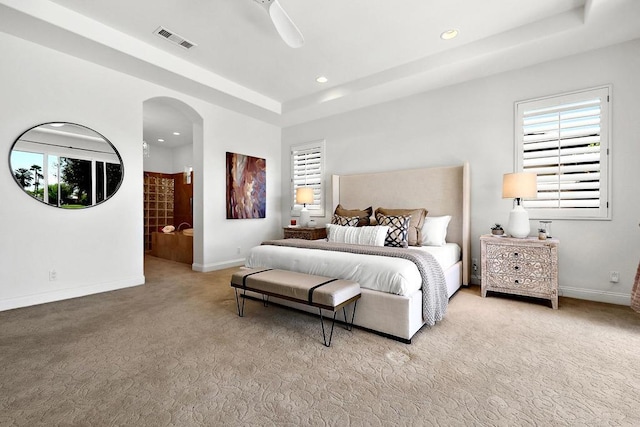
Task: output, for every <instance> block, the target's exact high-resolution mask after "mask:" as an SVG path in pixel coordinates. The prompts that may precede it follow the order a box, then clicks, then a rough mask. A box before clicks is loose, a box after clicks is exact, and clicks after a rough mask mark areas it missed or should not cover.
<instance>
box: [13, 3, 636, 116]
mask: <svg viewBox="0 0 640 427" xmlns="http://www.w3.org/2000/svg"><path fill="white" fill-rule="evenodd" d="M279 1H280V3H281V4H282V6H283V8H284V9H285V10H286V11H287V12H288V14H289V16H290V17H291V18H292V19H293V21H294V22H295V23H296V24H297V26H298V27H299V28H300V30H301V31H302V33H303V34H304V37H305V40H306V43H305V44H304V46H303V47H301V48H299V49H292V48H289V47H288V46H287V45H286V44H285V43H284V42H283V41H282V40H281V39H280V38H279V36H278V34H277V32H276V31H275V29H274V28H273V26H272V24H271V21H270V19H269V17H268V16H267V14H266V13H265V10H264V9H263V8H262V7H261V6H260V5H258V4H257V3H255V2H254V1H253V0H190V1H184V0H164V1H160V2H159V1H157V0H136V1H131V0H110V1H86V0H52V1H48V0H30V1H28V2H25V1H24V0H0V30H2V31H5V32H7V33H11V34H14V35H17V36H19V37H22V38H25V39H29V40H32V41H35V42H38V43H40V44H43V45H45V46H49V47H52V48H54V49H58V50H61V51H64V52H67V53H70V54H72V55H75V56H78V57H82V58H84V59H87V60H90V61H93V62H96V63H100V64H102V65H105V66H108V67H110V68H113V69H117V70H120V71H122V72H125V73H128V74H131V75H135V76H138V77H141V78H145V79H147V80H150V81H153V82H156V83H160V84H163V85H166V86H168V87H171V88H174V89H177V90H181V91H183V92H186V93H188V94H191V95H193V96H196V97H199V98H202V99H205V100H207V101H211V102H215V103H217V104H219V105H222V106H225V107H227V108H231V109H233V110H236V111H239V112H242V113H244V114H248V115H250V116H253V117H256V118H258V119H261V120H265V121H267V122H270V123H274V124H277V125H279V126H290V125H295V124H298V123H302V122H305V121H309V120H314V119H318V118H321V117H326V116H329V115H333V114H338V113H341V112H345V111H349V110H353V109H356V108H361V107H365V106H368V105H372V104H376V103H380V102H385V101H389V100H392V99H396V98H399V97H403V96H407V95H411V94H413V93H418V92H422V91H427V90H431V89H434V88H438V87H442V86H446V85H450V84H455V83H459V82H462V81H466V80H470V79H474V78H478V77H482V76H486V75H490V74H494V73H498V72H502V71H506V70H511V69H517V68H519V67H524V66H527V65H531V64H535V63H539V62H543V61H547V60H551V59H554V58H558V57H563V56H567V55H571V54H575V53H580V52H583V51H586V50H591V49H595V48H599V47H604V46H607V45H611V44H615V43H620V42H623V41H626V40H631V39H635V38H639V37H640V25H638V20H639V19H640V1H638V0H487V1H478V0H432V1H425V0H403V1H401V2H400V1H398V2H390V1H371V0H348V1H345V0H305V1H299V0H298V1H296V0H279ZM159 26H163V27H165V28H167V29H169V30H171V31H173V32H175V33H177V34H179V35H180V36H182V37H184V38H185V39H187V40H189V41H190V42H193V43H195V44H196V45H197V46H196V47H194V48H192V49H189V50H186V49H183V48H182V47H179V46H177V45H175V44H172V43H169V42H168V41H167V40H164V39H162V38H160V37H158V36H157V35H155V34H154V30H155V29H156V28H158V27H159ZM451 28H455V29H457V30H459V32H460V35H459V36H458V37H457V38H455V39H453V40H449V41H444V40H442V39H441V38H440V37H439V36H440V34H441V33H442V32H443V31H445V30H448V29H451ZM319 75H324V76H326V77H327V78H328V79H329V81H328V83H325V84H320V83H317V82H316V81H315V79H316V77H317V76H319Z"/></svg>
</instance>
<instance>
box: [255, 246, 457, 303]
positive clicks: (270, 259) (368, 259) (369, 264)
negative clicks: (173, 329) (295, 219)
mask: <svg viewBox="0 0 640 427" xmlns="http://www.w3.org/2000/svg"><path fill="white" fill-rule="evenodd" d="M407 250H420V251H427V252H429V253H431V254H432V255H433V256H434V257H435V258H436V260H437V261H438V263H439V264H440V265H441V266H442V269H443V270H445V271H446V270H447V269H448V268H449V267H450V266H451V265H453V264H455V263H456V262H457V261H458V260H459V259H460V247H459V246H458V245H456V244H455V243H447V244H446V245H445V246H422V247H415V248H414V247H411V248H408V249H407ZM245 265H246V266H247V267H266V268H280V269H283V270H290V271H298V272H301V273H306V274H317V275H320V276H328V277H337V278H340V279H348V280H353V281H356V282H358V283H359V284H360V286H361V287H363V288H368V289H373V290H376V291H382V292H388V293H392V294H397V295H411V294H412V293H413V292H415V291H417V290H418V289H420V288H421V287H422V278H421V277H420V272H419V271H418V268H417V267H416V265H415V264H414V263H413V262H411V261H409V260H406V259H403V258H394V257H385V256H377V255H362V254H352V253H345V252H334V251H323V250H317V249H304V248H295V247H286V246H273V245H261V246H256V247H254V248H253V249H251V252H250V253H249V256H248V257H247V260H246V262H245Z"/></svg>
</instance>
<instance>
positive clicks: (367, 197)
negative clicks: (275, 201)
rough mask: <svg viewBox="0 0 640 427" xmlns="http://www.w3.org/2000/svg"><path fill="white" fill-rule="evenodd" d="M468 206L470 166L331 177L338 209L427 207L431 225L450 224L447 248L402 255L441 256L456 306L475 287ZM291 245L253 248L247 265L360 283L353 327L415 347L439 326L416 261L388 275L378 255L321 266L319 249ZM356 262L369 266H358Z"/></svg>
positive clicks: (331, 256) (339, 257) (344, 257)
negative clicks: (427, 328)
mask: <svg viewBox="0 0 640 427" xmlns="http://www.w3.org/2000/svg"><path fill="white" fill-rule="evenodd" d="M469 202H470V192H469V166H468V163H464V164H463V165H458V166H448V167H434V168H424V169H412V170H404V171H395V172H381V173H372V174H358V175H341V176H338V175H334V176H333V177H332V209H333V208H335V207H336V206H337V205H342V206H345V207H360V208H364V207H368V206H373V207H374V209H375V208H376V207H382V206H384V207H398V208H400V207H407V208H409V207H411V208H413V207H424V208H426V209H427V210H428V215H427V216H428V217H439V216H444V215H450V216H451V220H450V222H449V225H448V228H447V237H446V242H447V244H446V245H445V246H441V247H439V246H434V247H430V246H422V247H413V246H410V247H409V248H407V249H404V251H426V252H429V253H431V254H432V255H435V259H436V260H437V262H438V264H439V265H440V266H441V269H442V273H443V276H444V281H445V282H446V285H445V286H446V291H445V292H446V298H450V297H451V296H452V295H453V294H454V293H455V292H456V291H457V290H458V289H459V288H460V286H462V285H468V284H469V277H470V226H469V222H470V215H469V211H470V206H469ZM332 212H333V210H332ZM271 243H273V242H271ZM291 243H292V242H289V244H285V245H283V246H278V245H277V244H275V245H274V244H267V245H264V244H263V245H261V246H258V247H256V248H253V249H252V250H251V252H250V254H249V256H248V257H247V261H246V263H245V265H246V266H247V267H267V268H280V269H286V270H291V271H299V272H302V273H307V274H319V275H329V276H330V277H336V276H340V277H337V278H341V279H349V280H354V279H355V280H358V281H359V282H360V286H361V289H362V298H361V299H360V301H359V302H358V308H357V315H356V318H355V321H354V324H355V325H356V326H359V327H361V328H364V329H368V330H371V331H374V332H377V333H379V334H381V335H384V336H388V337H391V338H394V339H397V340H400V341H402V342H406V343H410V342H411V339H412V338H413V336H414V335H415V333H416V332H418V331H419V330H420V329H421V328H422V327H423V326H424V325H425V323H428V324H432V323H433V322H428V321H425V317H424V316H423V314H424V313H423V311H424V310H425V308H424V307H425V305H424V302H425V301H423V296H424V299H426V300H428V298H429V295H430V294H429V293H425V294H424V295H423V290H422V288H421V286H420V283H422V282H421V281H420V280H419V277H418V279H417V280H418V282H417V283H418V284H417V285H416V279H415V277H414V276H415V275H416V272H417V270H416V266H415V265H413V264H412V263H411V262H410V261H405V260H402V262H406V263H408V264H404V266H402V265H401V266H400V268H401V269H402V270H401V271H400V272H397V271H394V272H393V273H385V271H384V269H385V268H386V263H387V261H385V260H382V259H381V258H379V257H378V258H375V257H376V255H370V254H351V253H349V254H345V253H342V252H333V251H321V252H322V253H323V255H322V257H321V258H320V257H319V256H318V249H317V248H314V243H308V244H307V245H310V247H311V248H304V247H303V248H296V247H291V246H292V245H291ZM320 244H321V243H320ZM303 246H304V245H303ZM367 250H368V249H367ZM309 251H312V252H309ZM400 251H402V250H400ZM349 252H351V251H349ZM396 252H398V251H396ZM353 256H360V257H364V258H359V259H353V258H352V257H353ZM412 256H413V255H412ZM420 256H421V255H420ZM367 257H368V259H365V258H367ZM393 262H394V263H398V262H399V261H398V262H396V261H393ZM355 266H357V267H355ZM385 274H386V276H385ZM417 274H423V275H424V272H423V271H422V269H421V273H417ZM373 277H376V279H373ZM381 277H382V278H385V277H388V280H387V281H388V282H389V283H382V284H381V283H380V282H384V281H385V280H386V279H380V278H381ZM374 281H375V282H377V283H374ZM385 285H386V286H387V287H385ZM274 302H277V303H279V304H283V305H286V306H290V307H294V308H296V309H301V310H305V311H310V310H309V308H308V307H306V306H303V305H299V304H296V303H292V302H289V301H285V300H275V299H274ZM427 302H428V301H427ZM445 304H446V302H445ZM438 320H439V319H438Z"/></svg>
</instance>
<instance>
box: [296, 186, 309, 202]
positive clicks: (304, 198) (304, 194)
mask: <svg viewBox="0 0 640 427" xmlns="http://www.w3.org/2000/svg"><path fill="white" fill-rule="evenodd" d="M296 203H298V204H299V205H306V204H307V203H313V188H311V187H298V188H297V189H296Z"/></svg>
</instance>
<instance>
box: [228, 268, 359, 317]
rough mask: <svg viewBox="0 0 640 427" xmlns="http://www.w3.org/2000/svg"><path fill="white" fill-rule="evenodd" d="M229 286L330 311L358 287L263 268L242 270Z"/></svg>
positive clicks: (332, 279)
mask: <svg viewBox="0 0 640 427" xmlns="http://www.w3.org/2000/svg"><path fill="white" fill-rule="evenodd" d="M231 286H233V287H236V288H246V289H248V290H254V291H257V292H263V293H267V294H271V295H275V296H282V297H283V298H287V299H291V300H296V301H299V302H302V303H305V304H309V305H313V306H322V307H332V308H336V307H339V306H340V305H341V304H343V303H345V302H347V301H349V300H351V299H352V298H353V297H355V296H356V295H360V285H359V284H358V283H357V282H354V281H351V280H342V279H334V278H331V277H324V276H316V275H312V274H304V273H298V272H295V271H287V270H277V269H274V270H268V269H264V268H251V269H243V270H240V271H238V272H236V273H234V274H233V275H232V276H231Z"/></svg>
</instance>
